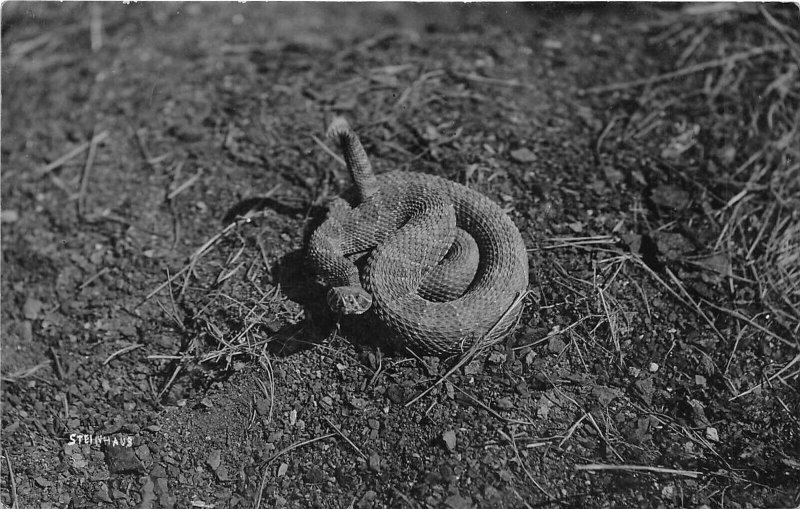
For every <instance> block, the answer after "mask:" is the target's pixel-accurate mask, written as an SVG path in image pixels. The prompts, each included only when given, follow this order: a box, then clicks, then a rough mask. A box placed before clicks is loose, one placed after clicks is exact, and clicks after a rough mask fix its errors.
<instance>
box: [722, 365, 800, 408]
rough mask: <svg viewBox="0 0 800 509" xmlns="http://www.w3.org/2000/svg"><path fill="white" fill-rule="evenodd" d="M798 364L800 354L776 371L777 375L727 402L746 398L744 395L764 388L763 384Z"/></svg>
mask: <svg viewBox="0 0 800 509" xmlns="http://www.w3.org/2000/svg"><path fill="white" fill-rule="evenodd" d="M798 362H800V354H797V355H796V356H795V357H794V359H792V360H791V361H790V362H789V363H788V364H787V365H786V366H784V367H782V368H781V369H780V371H778V372H777V373H775V374H773V375H772V376H770V377H769V378H767V379H766V380H765V381H763V382H761V383H760V384H758V385H754V386H753V387H751V388H749V389H747V390H746V391H744V392H742V393H739V394H737V395H736V396H734V397H732V398H730V399H728V401H733V400H735V399H737V398H741V397H742V396H746V395H748V394H750V393H751V392H753V391H755V390H756V389H759V388H761V387H763V386H764V384H767V383H769V382H771V381H773V380H775V379H776V378H778V377H779V376H781V375H782V374H783V373H784V372H786V371H788V370H789V368H791V367H792V366H794V365H795V364H797V363H798Z"/></svg>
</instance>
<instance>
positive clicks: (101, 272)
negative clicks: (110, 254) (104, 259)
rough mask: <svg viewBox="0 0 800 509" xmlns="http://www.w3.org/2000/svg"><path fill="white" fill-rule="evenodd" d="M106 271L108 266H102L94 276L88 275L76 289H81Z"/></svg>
mask: <svg viewBox="0 0 800 509" xmlns="http://www.w3.org/2000/svg"><path fill="white" fill-rule="evenodd" d="M108 271H109V268H108V267H103V268H102V269H100V271H98V272H97V273H96V274H95V275H94V276H92V277H90V278H89V279H87V280H86V281H84V282H83V283H81V285H80V286H79V287H78V290H83V289H84V288H86V287H87V286H89V285H90V284H91V283H92V281H94V280H95V279H97V278H99V277H100V276H102V275H103V274H105V273H106V272H108Z"/></svg>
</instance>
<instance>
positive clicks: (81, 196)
mask: <svg viewBox="0 0 800 509" xmlns="http://www.w3.org/2000/svg"><path fill="white" fill-rule="evenodd" d="M96 153H97V141H96V140H95V138H94V137H93V138H92V139H91V140H90V141H89V155H88V156H86V164H85V165H84V166H83V172H81V184H80V188H79V190H78V202H77V206H78V215H79V216H81V217H83V215H84V213H85V212H86V190H87V189H88V188H89V174H90V173H91V171H92V165H94V156H95V154H96Z"/></svg>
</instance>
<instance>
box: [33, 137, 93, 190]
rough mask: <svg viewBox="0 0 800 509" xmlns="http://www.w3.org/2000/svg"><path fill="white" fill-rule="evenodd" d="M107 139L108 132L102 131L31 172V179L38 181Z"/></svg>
mask: <svg viewBox="0 0 800 509" xmlns="http://www.w3.org/2000/svg"><path fill="white" fill-rule="evenodd" d="M107 137H108V131H103V132H102V133H100V134H98V135H97V136H95V137H93V138H92V139H91V140H90V141H87V142H84V143H81V144H80V145H78V146H77V147H75V148H74V149H72V150H70V151H69V152H67V153H66V154H64V155H63V156H61V157H59V158H58V159H56V160H55V161H53V162H52V163H50V164H47V165H45V166H43V167H41V168H39V169H38V170H35V171H34V172H33V178H34V179H40V178H42V177H44V176H45V175H47V174H48V173H50V172H51V171H53V170H55V169H58V168H60V167H61V166H62V165H63V164H64V163H66V162H67V161H69V160H70V159H72V158H74V157H75V156H77V155H79V154H80V153H81V152H83V151H84V150H86V149H88V148H89V147H90V146H91V145H92V144H98V143H100V142H101V141H103V140H104V139H106V138H107Z"/></svg>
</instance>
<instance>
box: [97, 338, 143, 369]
mask: <svg viewBox="0 0 800 509" xmlns="http://www.w3.org/2000/svg"><path fill="white" fill-rule="evenodd" d="M143 346H144V345H143V344H141V343H139V344H136V345H128V346H126V347H125V348H120V349H119V350H117V351H116V352H114V353H112V354H111V355H109V356H108V358H107V359H106V360H104V361H103V366H106V365H108V363H109V362H111V361H113V360H114V359H116V358H117V357H119V356H120V355H123V354H126V353H128V352H130V351H132V350H136V349H137V348H141V347H143Z"/></svg>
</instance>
